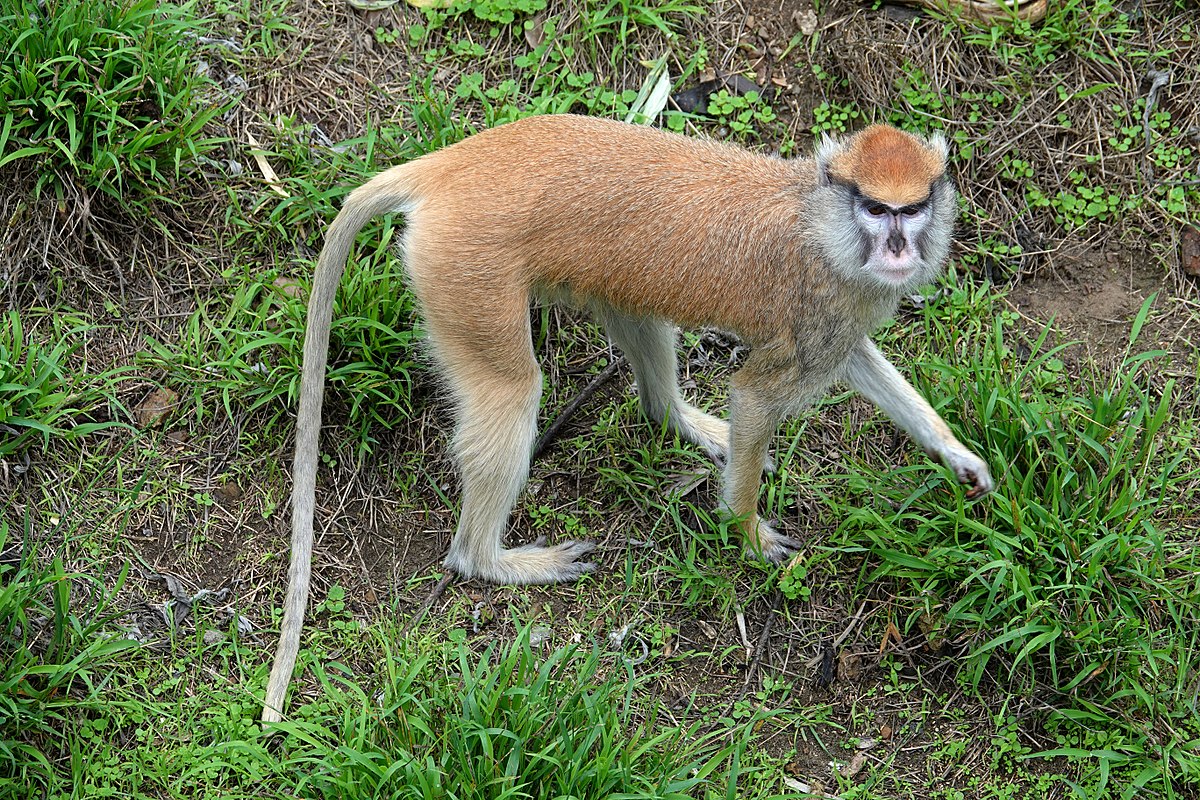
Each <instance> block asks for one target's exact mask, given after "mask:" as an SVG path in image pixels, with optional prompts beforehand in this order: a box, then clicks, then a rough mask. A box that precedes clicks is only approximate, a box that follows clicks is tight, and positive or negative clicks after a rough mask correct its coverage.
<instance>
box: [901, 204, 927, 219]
mask: <svg viewBox="0 0 1200 800" xmlns="http://www.w3.org/2000/svg"><path fill="white" fill-rule="evenodd" d="M923 208H924V206H905V207H904V208H902V209H900V213H901V215H903V216H905V217H915V216H916V215H917V214H920V213H921V211H922V209H923Z"/></svg>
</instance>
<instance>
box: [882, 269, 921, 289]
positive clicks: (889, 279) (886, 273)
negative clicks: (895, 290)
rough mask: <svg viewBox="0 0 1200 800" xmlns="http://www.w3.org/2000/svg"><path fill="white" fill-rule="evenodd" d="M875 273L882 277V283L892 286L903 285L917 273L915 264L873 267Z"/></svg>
mask: <svg viewBox="0 0 1200 800" xmlns="http://www.w3.org/2000/svg"><path fill="white" fill-rule="evenodd" d="M875 274H876V275H878V276H879V277H880V278H881V279H883V282H884V283H888V284H891V285H893V286H903V285H905V284H907V283H908V282H909V281H911V280H912V278H913V276H914V275H916V274H917V268H916V267H915V266H911V265H910V266H903V267H902V266H899V265H897V266H882V265H881V266H879V267H876V268H875Z"/></svg>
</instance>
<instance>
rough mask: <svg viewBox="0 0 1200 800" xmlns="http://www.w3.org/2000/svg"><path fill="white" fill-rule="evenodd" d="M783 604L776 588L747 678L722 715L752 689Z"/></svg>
mask: <svg viewBox="0 0 1200 800" xmlns="http://www.w3.org/2000/svg"><path fill="white" fill-rule="evenodd" d="M782 604H783V593H782V592H780V591H779V590H778V589H776V590H775V596H774V598H773V599H772V600H771V611H770V612H769V613H768V614H767V621H766V622H765V623H764V624H763V629H762V633H760V634H759V635H758V644H756V645H755V646H754V658H752V659H751V660H750V664H749V665H748V666H747V667H746V680H744V681H743V682H742V690H741V691H740V692H738V694H737V697H735V698H733V700H731V701H730V702H729V707H728V708H726V709H725V713H724V714H722V715H721V716H723V717H728V716H729V713H730V712H731V711H733V707H734V706H736V705H737V704H738V703H739V702H741V700H742V698H743V697H745V696H746V692H748V691H750V682H751V681H752V680H754V675H755V673H757V672H758V667H759V665H760V664H762V659H763V652H764V651H765V650H766V649H767V638H768V637H769V636H770V635H771V627H772V626H774V624H775V617H776V616H777V615H778V613H779V606H780V605H782Z"/></svg>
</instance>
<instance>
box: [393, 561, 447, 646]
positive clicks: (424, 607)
mask: <svg viewBox="0 0 1200 800" xmlns="http://www.w3.org/2000/svg"><path fill="white" fill-rule="evenodd" d="M455 577H456V576H455V574H454V573H453V572H447V573H446V574H445V575H443V576H442V579H441V580H440V581H438V582H437V586H434V587H433V591H431V592H430V593H429V596H428V597H426V598H425V601H424V602H423V603H421V607H420V608H418V609H417V610H416V612H415V613H414V614H413V615H412V616H411V617H409V619H408V622H406V623H405V624H404V627H403V628H401V629H400V635H401V636H406V635H408V632H409V631H410V630H412V629H413V628H414V627H415V626H416V624H417V623H418V622H420V621H421V618H422V617H423V616H425V612H426V611H428V610H429V608H430V607H431V606H432V605H433V604H434V603H436V602H437V599H438V598H439V597H441V596H442V592H444V591H446V587H447V586H449V585H450V582H451V581H452V580H454V578H455Z"/></svg>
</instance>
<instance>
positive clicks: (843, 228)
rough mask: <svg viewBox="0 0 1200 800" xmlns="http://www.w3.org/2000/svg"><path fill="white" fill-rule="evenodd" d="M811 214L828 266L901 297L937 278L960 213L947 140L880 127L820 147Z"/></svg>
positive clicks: (824, 143) (860, 282)
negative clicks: (948, 168)
mask: <svg viewBox="0 0 1200 800" xmlns="http://www.w3.org/2000/svg"><path fill="white" fill-rule="evenodd" d="M816 167H817V187H816V191H815V193H814V195H813V197H812V201H811V205H810V207H809V211H810V212H811V213H813V214H814V216H815V217H816V226H815V232H816V237H817V239H818V241H819V243H820V247H821V250H822V251H823V255H824V257H825V260H826V263H827V264H828V265H829V266H831V267H833V268H834V269H835V270H836V271H837V272H839V273H841V274H842V275H843V277H845V278H847V279H849V280H851V281H853V282H855V283H858V284H860V285H861V284H865V286H866V287H869V288H871V289H874V290H882V291H885V292H889V293H899V292H902V291H904V290H908V289H912V288H914V287H916V286H918V285H920V284H922V283H927V282H929V281H931V280H933V279H934V277H936V275H937V272H938V270H939V269H941V266H942V264H943V262H944V261H945V260H946V256H947V255H948V253H949V251H950V236H951V232H952V230H953V227H954V213H955V208H956V203H955V192H954V187H953V185H952V184H951V183H950V180H949V179H948V178H947V177H946V142H945V140H944V139H943V138H941V137H940V136H934V137H932V138H930V139H928V140H926V139H922V138H920V137H916V136H913V135H911V134H907V133H903V132H902V131H898V130H896V129H894V128H888V127H885V126H872V127H870V128H868V129H866V130H865V131H862V132H861V133H859V134H856V135H855V136H853V137H851V138H850V139H848V140H845V141H840V140H834V139H829V138H826V139H825V140H823V141H822V142H821V144H820V146H819V147H818V148H817V153H816Z"/></svg>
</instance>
